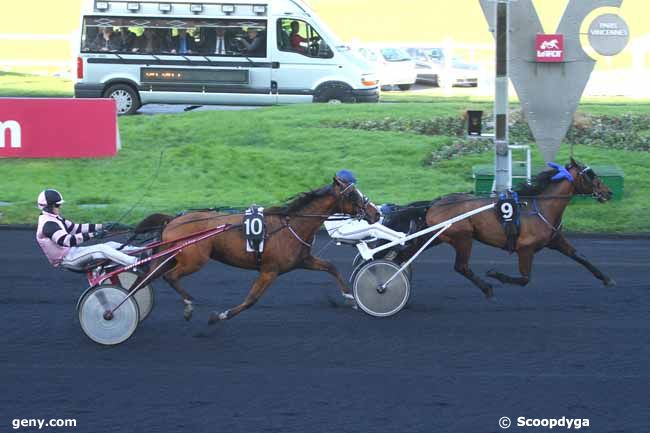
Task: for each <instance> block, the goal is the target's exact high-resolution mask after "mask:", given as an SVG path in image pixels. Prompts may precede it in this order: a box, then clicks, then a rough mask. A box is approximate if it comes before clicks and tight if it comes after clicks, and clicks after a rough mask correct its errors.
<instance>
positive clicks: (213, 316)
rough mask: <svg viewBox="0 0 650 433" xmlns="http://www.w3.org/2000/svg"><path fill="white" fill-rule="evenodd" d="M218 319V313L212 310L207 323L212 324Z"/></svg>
mask: <svg viewBox="0 0 650 433" xmlns="http://www.w3.org/2000/svg"><path fill="white" fill-rule="evenodd" d="M220 321H221V320H219V314H218V313H217V312H216V311H213V312H212V313H210V317H208V325H214V324H215V323H217V322H220Z"/></svg>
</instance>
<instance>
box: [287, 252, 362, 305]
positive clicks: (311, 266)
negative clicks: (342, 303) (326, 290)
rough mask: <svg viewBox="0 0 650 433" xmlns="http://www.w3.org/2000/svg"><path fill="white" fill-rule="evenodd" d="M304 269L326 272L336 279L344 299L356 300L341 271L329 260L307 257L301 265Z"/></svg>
mask: <svg viewBox="0 0 650 433" xmlns="http://www.w3.org/2000/svg"><path fill="white" fill-rule="evenodd" d="M300 267H301V268H302V269H308V270H310V271H324V272H327V273H328V274H330V275H332V276H333V277H334V279H336V283H337V284H338V285H339V289H341V293H342V294H343V297H344V298H345V299H354V296H352V294H350V288H349V287H348V285H347V283H346V282H345V280H344V279H343V277H342V276H341V274H340V273H339V271H338V270H337V269H336V266H334V265H333V264H332V263H330V262H328V261H327V260H323V259H321V258H318V257H314V256H309V257H307V258H306V259H305V260H304V261H303V262H302V264H301V265H300Z"/></svg>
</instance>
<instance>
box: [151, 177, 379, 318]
mask: <svg viewBox="0 0 650 433" xmlns="http://www.w3.org/2000/svg"><path fill="white" fill-rule="evenodd" d="M348 182H349V181H348ZM348 182H346V180H345V179H342V178H340V177H338V176H337V177H335V178H334V180H333V183H332V184H331V185H327V186H325V187H322V188H320V189H316V190H313V191H310V192H307V193H303V194H301V195H299V196H297V197H296V198H295V199H293V200H292V201H290V202H289V203H287V204H286V205H285V206H282V207H273V208H267V209H265V210H264V215H265V222H266V230H267V236H266V239H265V243H264V251H263V252H262V254H261V256H259V257H258V255H257V254H256V253H254V252H246V240H245V238H244V234H243V230H242V219H243V215H241V214H239V215H231V214H228V215H225V214H220V213H218V212H212V211H206V212H191V213H187V214H185V215H183V216H180V217H177V218H174V219H171V218H168V219H167V221H165V222H166V223H167V224H166V226H165V227H164V229H163V231H162V240H163V241H174V240H175V239H181V238H183V237H185V236H188V235H191V234H192V233H198V232H201V231H204V230H208V229H212V228H215V227H218V226H221V225H223V224H227V225H230V226H231V227H232V228H231V229H230V230H228V231H226V232H224V233H221V234H218V235H216V236H214V237H211V238H209V239H206V240H204V241H201V242H199V243H196V244H193V245H191V246H188V247H186V248H184V249H183V250H182V252H181V253H180V254H179V255H178V256H176V258H175V259H174V260H173V261H171V262H170V263H169V264H167V265H165V266H164V267H162V268H161V270H160V271H159V272H158V273H157V275H156V276H159V275H162V276H163V278H164V279H165V281H167V282H168V283H169V284H170V285H171V286H172V287H173V288H174V289H175V290H176V291H177V292H178V293H179V294H180V295H181V296H182V298H183V301H184V302H185V309H184V316H185V318H186V319H187V320H189V319H190V318H191V316H192V310H193V308H192V297H191V296H190V295H189V294H188V293H187V292H186V291H185V289H183V288H182V287H181V285H180V280H181V279H182V278H183V277H185V276H187V275H190V274H193V273H194V272H196V271H198V270H199V269H201V268H202V267H203V266H204V265H205V264H206V263H207V262H208V261H210V260H211V259H212V260H217V261H220V262H222V263H225V264H228V265H231V266H235V267H238V268H243V269H252V270H258V271H259V272H260V274H259V276H258V277H257V279H256V280H255V282H254V283H253V286H252V287H251V289H250V292H249V293H248V296H246V298H245V299H244V301H243V302H242V303H241V304H240V305H238V306H236V307H234V308H231V309H229V310H226V311H224V312H221V313H217V312H213V313H212V314H211V315H210V320H209V323H215V322H217V321H220V320H227V319H231V318H233V317H235V316H236V315H237V314H239V313H241V312H242V311H244V310H246V309H248V308H250V307H251V306H253V305H254V304H255V303H256V302H257V301H258V300H259V299H260V297H261V296H262V295H263V294H264V292H265V291H266V289H267V288H268V287H269V286H270V285H271V283H272V282H273V281H274V280H275V279H276V278H277V277H278V276H279V275H281V274H284V273H286V272H289V271H291V270H294V269H308V270H314V271H325V272H328V273H329V274H331V275H332V276H334V278H335V279H336V281H337V283H338V285H339V287H340V289H341V292H342V293H343V295H344V296H345V297H346V298H347V299H353V297H352V295H351V294H350V290H349V288H348V286H347V284H346V282H345V280H344V279H343V278H342V277H341V275H340V274H339V272H338V271H337V270H336V268H335V267H334V265H333V264H332V263H329V262H327V261H325V260H323V259H320V258H318V257H315V256H313V255H312V253H311V247H312V243H313V241H314V237H315V235H316V232H317V231H318V230H319V228H320V227H321V225H322V224H323V221H325V219H327V218H328V217H329V216H331V215H332V214H335V213H344V214H349V215H356V216H359V217H363V218H365V219H366V220H367V221H369V222H370V223H374V222H376V221H377V220H378V219H379V217H380V215H379V211H378V209H377V207H376V206H375V205H374V204H373V203H371V202H370V201H369V200H368V199H367V198H366V197H365V196H363V195H362V194H361V193H360V192H359V190H358V189H357V188H356V187H355V185H354V183H348ZM153 219H155V220H158V221H160V219H161V217H160V216H157V217H155V218H153ZM162 219H163V220H165V218H164V217H163V218H162ZM145 221H148V224H149V225H151V224H152V218H147V220H145ZM141 224H142V223H141ZM173 245H174V244H172V245H171V246H173ZM168 247H170V246H168ZM159 263H160V262H159ZM157 264H158V263H153V264H152V265H151V268H152V269H155V268H156V266H157Z"/></svg>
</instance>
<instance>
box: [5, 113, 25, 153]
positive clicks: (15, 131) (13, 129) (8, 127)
mask: <svg viewBox="0 0 650 433" xmlns="http://www.w3.org/2000/svg"><path fill="white" fill-rule="evenodd" d="M7 131H9V141H10V142H11V148H12V149H19V148H20V147H21V146H22V131H21V129H20V123H18V122H16V121H15V120H7V121H6V122H0V149H2V148H4V147H5V136H6V132H7Z"/></svg>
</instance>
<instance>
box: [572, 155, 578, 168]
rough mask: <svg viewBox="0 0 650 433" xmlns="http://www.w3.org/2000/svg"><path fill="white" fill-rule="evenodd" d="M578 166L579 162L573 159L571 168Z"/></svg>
mask: <svg viewBox="0 0 650 433" xmlns="http://www.w3.org/2000/svg"><path fill="white" fill-rule="evenodd" d="M577 166H578V162H577V161H576V160H575V159H573V157H571V167H577Z"/></svg>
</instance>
